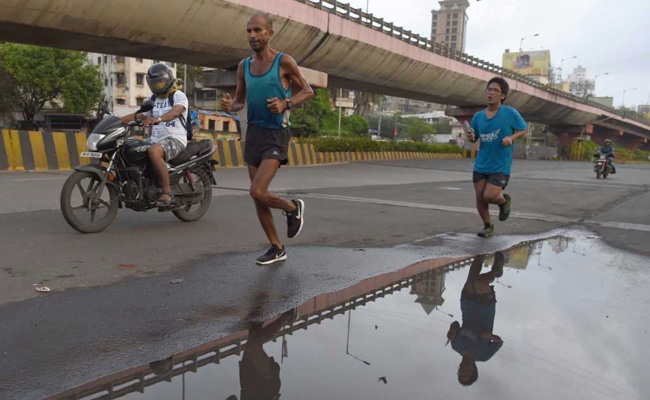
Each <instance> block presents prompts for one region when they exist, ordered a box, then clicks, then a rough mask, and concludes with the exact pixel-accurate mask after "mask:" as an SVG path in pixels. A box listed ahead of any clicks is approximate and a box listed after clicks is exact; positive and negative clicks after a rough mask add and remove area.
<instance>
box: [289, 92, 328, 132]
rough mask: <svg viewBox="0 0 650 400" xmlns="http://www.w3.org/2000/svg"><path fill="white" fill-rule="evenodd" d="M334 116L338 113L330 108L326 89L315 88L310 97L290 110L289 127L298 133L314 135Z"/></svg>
mask: <svg viewBox="0 0 650 400" xmlns="http://www.w3.org/2000/svg"><path fill="white" fill-rule="evenodd" d="M335 117H336V118H338V114H336V113H335V112H334V110H332V105H331V104H330V99H329V92H328V91H327V89H316V90H315V92H314V97H313V98H312V99H310V100H309V101H308V102H306V103H304V104H303V105H301V106H300V107H296V108H295V109H294V110H292V111H291V129H292V131H294V132H296V133H298V134H299V135H307V136H308V135H314V134H317V133H319V130H320V129H321V128H322V127H323V125H324V124H325V121H326V120H333V119H334V118H335ZM337 123H338V119H337Z"/></svg>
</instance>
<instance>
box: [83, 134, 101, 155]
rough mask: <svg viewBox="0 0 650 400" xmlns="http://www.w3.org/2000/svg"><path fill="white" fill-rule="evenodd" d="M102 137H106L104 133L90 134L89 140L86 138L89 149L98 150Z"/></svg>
mask: <svg viewBox="0 0 650 400" xmlns="http://www.w3.org/2000/svg"><path fill="white" fill-rule="evenodd" d="M102 137H104V135H100V134H98V133H91V134H90V135H89V136H88V140H86V147H88V151H97V143H99V141H100V140H101V139H102Z"/></svg>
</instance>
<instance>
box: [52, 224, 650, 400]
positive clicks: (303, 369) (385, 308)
mask: <svg viewBox="0 0 650 400" xmlns="http://www.w3.org/2000/svg"><path fill="white" fill-rule="evenodd" d="M648 267H650V265H649V262H648V259H646V258H642V257H638V256H635V255H632V254H628V253H623V252H619V251H617V250H614V249H611V248H608V247H606V246H604V245H603V244H602V243H601V242H600V241H599V240H598V239H597V238H595V237H592V236H588V235H586V234H585V235H578V237H575V238H568V237H556V238H551V239H546V240H542V241H536V242H529V243H523V244H521V245H519V246H516V247H514V248H511V249H510V250H506V251H503V252H498V253H493V254H487V255H484V256H476V257H473V258H468V259H464V260H460V261H456V262H453V263H451V264H443V263H441V262H440V261H439V260H435V259H434V260H429V261H423V262H420V263H417V264H413V265H411V266H409V267H407V268H405V269H402V270H400V271H396V272H391V273H387V274H384V275H380V276H377V277H373V278H370V279H366V280H363V281H361V282H360V283H358V284H356V285H354V286H352V287H349V288H347V289H344V290H341V291H338V292H335V293H330V294H326V295H321V296H317V297H315V298H313V299H311V300H310V301H308V302H306V303H304V304H302V305H301V306H300V307H298V308H297V309H293V310H289V311H287V312H285V313H284V314H282V315H280V316H279V317H276V318H273V319H271V320H267V321H263V322H262V321H258V320H257V318H258V316H260V315H265V310H264V308H265V307H267V303H268V302H269V301H272V300H269V298H268V296H266V294H265V293H264V291H263V290H262V291H261V292H260V293H258V297H259V301H258V302H254V304H253V306H252V308H251V310H249V313H248V318H247V319H246V320H247V321H248V322H247V323H246V326H247V328H248V329H244V330H242V331H240V332H238V333H236V334H234V335H230V336H227V337H223V338H221V339H218V340H215V341H213V342H209V343H205V344H203V345H201V346H198V347H195V348H193V349H190V350H188V351H183V352H179V353H174V352H173V351H170V352H169V357H168V358H165V359H161V360H158V361H154V362H152V363H150V364H146V365H142V366H139V367H135V368H132V369H130V370H127V371H123V372H120V373H118V374H115V375H111V376H107V377H105V378H102V379H100V380H98V381H95V382H91V383H89V384H87V385H84V386H82V387H79V388H76V389H74V390H72V391H70V392H67V393H64V394H62V395H59V396H55V397H54V398H57V399H59V398H66V399H67V398H70V399H72V398H75V399H111V398H123V399H128V400H150V399H151V400H153V399H156V400H166V399H169V400H172V399H174V400H176V399H192V400H202V399H206V400H207V399H211V400H214V399H223V400H235V399H239V400H246V399H278V398H280V396H281V398H282V399H396V398H400V399H424V398H453V399H478V398H480V399H585V398H589V399H647V398H650V381H648V379H647V366H648V360H649V359H650V348H649V347H648V346H647V342H648V340H649V339H650V335H648V330H649V329H650V294H648V291H647V288H648V287H649V286H648V284H650V273H649V271H650V269H649V268H648Z"/></svg>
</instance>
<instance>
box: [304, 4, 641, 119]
mask: <svg viewBox="0 0 650 400" xmlns="http://www.w3.org/2000/svg"><path fill="white" fill-rule="evenodd" d="M295 1H297V2H300V3H303V4H307V5H310V6H312V7H315V8H318V9H320V10H323V11H327V12H328V13H330V14H334V15H337V16H339V17H342V18H345V19H347V20H350V21H353V22H355V23H358V24H361V25H365V26H367V27H369V28H371V29H373V30H376V31H379V32H381V33H383V34H385V35H388V36H391V37H393V38H396V39H399V40H402V41H404V42H406V43H409V44H411V45H414V46H418V47H420V48H422V49H425V50H427V51H430V52H432V53H435V54H438V55H441V56H443V57H447V58H450V59H453V60H456V61H459V62H462V63H464V64H468V65H471V66H473V67H476V68H480V69H482V70H485V71H489V72H491V73H493V74H495V75H500V76H504V77H506V78H510V79H512V80H515V81H518V82H522V83H525V84H527V85H529V86H532V87H534V88H536V89H539V90H543V91H545V92H547V93H550V94H552V95H554V96H557V97H562V98H565V99H567V100H570V101H574V102H576V103H581V104H586V105H589V106H592V107H596V108H599V109H601V110H604V111H608V112H610V113H613V114H617V115H619V116H621V117H622V118H627V119H631V120H634V121H637V122H641V123H646V124H647V123H648V121H647V120H644V119H642V118H638V117H636V116H630V115H624V114H623V113H621V112H620V111H619V110H616V109H615V108H613V107H609V106H606V105H604V104H600V103H597V102H595V101H591V100H589V99H588V98H584V97H580V96H575V95H573V94H571V93H567V92H565V91H563V90H559V89H557V88H554V87H553V86H551V85H547V84H543V83H540V82H537V81H535V80H533V79H531V78H529V77H527V76H524V75H521V74H518V73H516V72H514V71H511V70H508V69H504V68H502V67H500V66H498V65H495V64H492V63H490V62H488V61H484V60H481V59H479V58H476V57H473V56H470V55H469V54H465V53H463V52H460V51H457V50H452V49H450V48H449V46H446V45H443V44H441V43H438V42H432V41H431V39H430V38H428V37H423V36H420V35H418V34H417V33H413V32H411V31H410V30H406V29H404V28H402V27H399V26H395V25H394V24H393V23H392V22H387V21H385V20H384V19H383V18H378V17H375V16H374V15H373V14H368V13H365V12H364V11H363V10H362V9H361V8H354V7H352V6H351V5H350V4H348V3H342V2H340V1H336V0H295Z"/></svg>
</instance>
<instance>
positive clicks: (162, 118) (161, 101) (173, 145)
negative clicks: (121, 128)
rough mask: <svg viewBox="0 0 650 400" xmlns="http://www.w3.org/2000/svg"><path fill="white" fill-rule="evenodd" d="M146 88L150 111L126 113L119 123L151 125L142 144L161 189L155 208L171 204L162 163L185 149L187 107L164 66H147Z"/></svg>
mask: <svg viewBox="0 0 650 400" xmlns="http://www.w3.org/2000/svg"><path fill="white" fill-rule="evenodd" d="M147 86H149V89H150V90H151V92H152V93H153V96H152V97H150V99H151V100H154V108H153V110H151V111H149V112H146V113H138V112H136V113H133V114H129V115H127V116H125V117H122V123H123V124H125V125H126V124H128V123H129V122H132V121H135V120H136V119H138V117H140V118H143V117H146V119H145V120H144V121H143V123H142V126H143V127H148V126H153V128H152V129H153V131H152V133H151V137H149V138H147V139H145V140H144V141H143V144H145V145H147V144H149V145H151V147H149V149H148V150H147V153H148V155H149V159H150V160H151V165H152V166H153V169H154V172H155V174H156V178H157V179H158V185H159V186H160V188H161V190H162V191H161V194H160V197H159V198H158V201H157V202H156V207H167V206H169V205H170V204H172V202H173V201H174V195H173V193H172V190H171V186H170V183H169V171H167V163H166V162H168V161H170V160H173V159H174V158H176V157H177V156H178V155H179V154H180V153H181V152H182V151H183V150H185V147H186V146H187V131H186V129H185V128H184V127H183V123H182V122H181V119H182V120H183V121H187V111H188V109H189V104H188V101H187V96H185V93H183V92H182V91H180V90H179V89H178V85H177V83H176V80H175V79H174V72H173V71H172V69H171V68H170V67H169V66H168V65H167V64H164V63H158V64H154V65H152V66H151V67H149V70H148V71H147ZM170 96H173V99H171V100H172V102H170V101H169V100H170ZM172 104H173V107H172Z"/></svg>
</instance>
